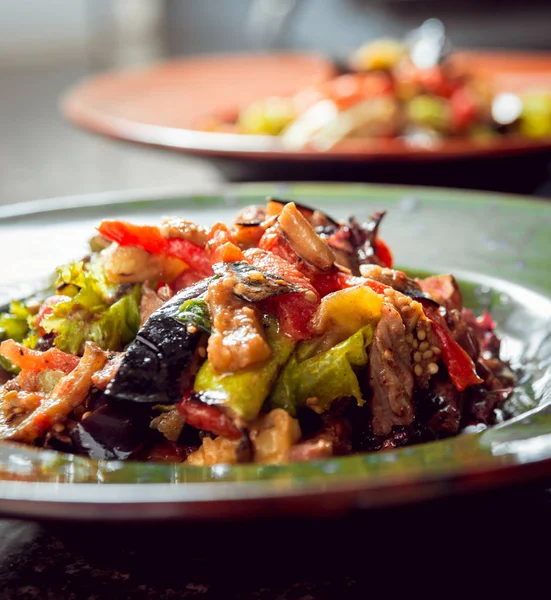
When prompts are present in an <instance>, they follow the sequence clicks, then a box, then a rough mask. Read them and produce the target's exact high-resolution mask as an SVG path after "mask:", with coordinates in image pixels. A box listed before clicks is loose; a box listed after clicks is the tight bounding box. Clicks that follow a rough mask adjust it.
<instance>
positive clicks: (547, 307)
mask: <svg viewBox="0 0 551 600" xmlns="http://www.w3.org/2000/svg"><path fill="white" fill-rule="evenodd" d="M266 195H279V196H282V195H288V196H291V197H293V198H296V199H297V200H298V201H299V202H302V203H306V204H308V203H310V204H315V205H316V206H320V207H321V208H322V209H323V210H327V211H328V212H331V213H333V214H334V215H336V216H337V217H342V216H345V215H347V214H353V213H354V214H357V215H358V216H359V217H360V218H365V217H367V215H368V214H369V213H370V212H372V211H373V210H377V209H389V222H388V227H387V229H386V236H385V237H386V238H387V239H388V242H389V243H390V244H391V245H392V246H393V248H394V249H395V253H396V259H397V262H398V264H402V265H406V266H409V267H411V268H413V269H421V268H423V269H425V270H427V269H430V270H431V271H452V272H455V273H457V275H458V277H459V279H460V280H461V282H462V286H463V291H464V292H465V298H466V304H467V305H469V306H472V307H473V308H475V309H481V308H489V309H490V311H491V313H492V315H493V316H494V318H495V319H496V321H497V322H498V324H499V334H500V336H502V338H503V339H504V343H503V352H504V354H505V357H506V358H509V359H510V360H511V361H512V364H513V366H514V367H516V368H522V370H523V372H524V373H525V377H524V378H523V380H522V382H521V385H520V386H519V389H518V390H517V393H516V394H515V396H514V399H513V400H512V401H511V402H510V403H509V405H508V406H507V407H506V410H507V411H508V412H509V413H510V414H511V415H518V416H516V417H514V418H513V419H511V420H509V421H507V422H505V423H504V424H502V425H499V426H497V427H494V428H492V429H489V430H486V431H483V432H478V433H470V434H465V435H461V436H459V437H457V438H453V439H449V440H443V441H439V442H433V443H430V444H425V445H419V446H412V447H408V448H403V449H400V450H395V451H390V452H380V453H373V454H367V455H357V456H349V457H345V458H341V459H332V460H329V461H321V462H317V463H309V464H308V463H304V464H293V465H287V466H255V465H243V466H226V465H217V466H214V467H211V468H189V467H183V466H182V465H180V464H154V463H147V464H143V463H122V462H108V463H105V462H104V463H98V462H94V461H91V460H88V459H85V458H82V457H75V456H69V455H63V454H58V453H55V452H49V451H48V452H46V451H34V450H32V449H29V448H24V447H21V446H14V445H9V444H1V445H0V511H1V512H3V513H4V514H11V515H24V516H32V517H61V518H72V519H130V520H132V519H134V520H140V519H143V518H145V517H148V518H151V519H157V518H173V519H176V518H180V519H184V518H207V519H208V518H215V517H223V516H225V517H236V516H245V515H248V516H251V515H258V514H274V513H281V514H306V513H307V514H312V513H318V512H319V513H322V514H325V513H331V512H335V511H339V510H344V509H349V508H353V507H372V506H380V505H388V506H390V505H394V504H401V503H406V502H412V501H419V500H422V499H425V498H430V497H438V496H442V495H449V494H454V493H459V492H465V491H472V490H477V489H484V488H490V487H496V486H504V485H508V484H513V483H515V482H519V481H527V480H529V479H533V478H536V477H541V476H544V475H548V474H551V409H550V408H549V404H550V403H551V323H550V315H551V300H549V299H548V298H547V297H546V296H549V295H551V288H550V287H549V286H550V283H549V280H548V276H547V273H548V269H549V262H548V261H549V259H548V257H549V256H550V252H549V250H550V248H549V243H550V242H549V239H548V235H547V233H546V232H548V231H549V225H550V222H551V207H550V206H548V205H546V204H543V203H539V202H536V201H531V200H529V199H522V200H521V199H519V198H515V197H500V196H497V195H491V194H475V193H467V192H454V191H449V190H436V189H433V190H425V189H423V188H391V187H377V186H359V185H352V186H344V185H334V186H331V185H328V186H321V185H315V184H302V185H301V184H297V185H293V186H282V185H278V186H272V185H248V186H241V187H227V188H225V189H224V190H223V191H218V192H209V193H204V194H194V193H189V192H185V191H184V192H181V193H174V192H172V193H168V194H160V195H159V197H158V198H156V197H155V196H154V195H152V194H144V193H136V194H132V195H128V194H126V195H125V196H122V197H117V195H116V194H114V195H112V196H108V197H106V196H103V197H98V198H93V197H92V198H90V197H89V198H84V199H82V200H80V199H75V202H68V203H65V205H63V203H59V204H58V205H57V206H56V204H55V203H51V204H50V206H49V207H45V208H46V210H44V211H43V212H33V211H32V209H33V206H24V205H22V206H21V207H11V208H10V207H7V208H6V209H3V213H4V215H3V214H2V212H0V250H4V251H5V250H6V249H8V248H10V247H12V244H13V243H14V242H15V240H17V239H20V236H21V234H22V233H23V232H24V233H25V234H26V236H27V239H31V236H32V238H33V239H35V243H34V244H33V246H32V248H31V247H30V248H29V249H28V252H26V255H25V262H22V261H23V259H19V258H17V257H16V258H14V260H13V263H14V264H13V265H12V266H13V268H14V271H13V272H14V273H16V274H17V275H18V279H19V281H20V282H21V281H23V279H22V278H23V277H25V281H26V282H31V281H32V280H33V278H34V277H35V276H36V275H38V274H39V273H40V274H42V273H44V269H48V268H51V267H53V266H55V264H56V263H57V262H59V260H60V259H61V260H63V258H64V257H62V256H61V254H62V253H66V255H67V256H69V257H70V256H75V255H78V253H79V252H80V251H81V250H82V248H83V246H84V243H85V240H86V239H87V237H88V235H89V232H90V228H91V227H92V226H93V224H95V223H97V221H98V220H99V219H101V218H106V217H109V218H112V217H126V218H132V220H134V221H136V222H151V221H152V220H155V218H160V217H161V216H163V215H167V214H182V215H184V214H185V215H186V216H188V217H189V218H192V219H194V220H197V221H200V222H203V223H208V222H212V221H213V220H218V219H225V218H227V216H228V215H230V214H233V213H235V210H236V206H240V205H245V204H248V203H251V202H254V201H255V200H256V201H259V200H261V199H262V198H264V197H265V196H266ZM79 205H81V206H80V207H79ZM34 208H37V207H36V206H35V207H34ZM18 213H19V214H18ZM505 224H508V225H509V227H508V228H506V227H504V225H505ZM511 224H514V227H512V226H511ZM65 234H67V235H66V236H65ZM52 236H54V237H55V238H56V239H65V240H66V245H65V247H64V248H63V249H52V251H50V253H48V252H46V251H44V249H47V248H49V247H50V246H51V245H52V244H51V239H52ZM58 236H59V237H58ZM64 236H65V237H64ZM20 260H21V262H19V261H20ZM519 284H520V285H519ZM531 288H532V289H531ZM533 290H539V291H540V292H541V293H538V292H537V291H533ZM6 293H7V294H11V291H10V290H7V291H6ZM0 303H1V301H0Z"/></svg>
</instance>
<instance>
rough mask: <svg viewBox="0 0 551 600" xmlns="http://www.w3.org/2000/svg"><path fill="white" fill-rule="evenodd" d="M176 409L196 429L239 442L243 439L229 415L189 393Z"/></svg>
mask: <svg viewBox="0 0 551 600" xmlns="http://www.w3.org/2000/svg"><path fill="white" fill-rule="evenodd" d="M176 408H177V410H178V412H179V413H180V415H181V416H182V418H183V419H184V421H185V422H186V423H188V424H189V425H191V426H192V427H195V428H196V429H200V430H203V431H210V432H211V433H214V434H216V435H221V436H223V437H226V438H228V439H230V440H238V439H239V438H240V437H241V432H240V431H239V429H237V427H236V425H235V423H234V422H233V421H232V419H231V418H230V417H229V416H228V415H226V414H224V413H223V412H222V411H221V410H220V409H219V408H218V407H217V406H214V405H210V404H205V403H204V402H201V400H198V399H197V398H194V397H192V396H191V395H190V394H189V392H188V393H187V394H186V395H185V396H184V397H183V398H182V400H181V401H180V402H179V403H178V404H177V405H176Z"/></svg>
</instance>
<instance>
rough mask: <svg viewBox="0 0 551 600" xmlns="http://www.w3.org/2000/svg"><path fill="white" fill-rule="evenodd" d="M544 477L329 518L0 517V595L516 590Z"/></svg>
mask: <svg viewBox="0 0 551 600" xmlns="http://www.w3.org/2000/svg"><path fill="white" fill-rule="evenodd" d="M548 486H549V482H539V483H537V484H535V485H530V486H524V487H523V488H513V489H510V490H506V491H503V490H502V491H500V492H493V493H487V494H483V495H477V496H467V497H460V498H452V499H447V500H440V501H438V502H430V503H423V504H421V505H419V506H412V507H407V508H401V509H388V510H378V511H373V512H358V513H352V514H349V515H343V516H342V517H339V518H334V519H331V520H317V519H316V520H314V519H312V520H309V519H304V518H302V519H301V520H293V519H286V520H284V521H281V520H280V521H274V520H272V521H258V520H255V521H253V522H248V523H247V522H238V523H213V524H208V523H200V524H199V523H197V524H180V525H178V524H174V523H173V524H156V525H146V524H141V525H136V526H133V527H128V526H126V527H116V526H113V525H110V526H101V525H97V524H94V525H91V526H78V525H75V524H68V525H63V524H59V523H58V524H52V523H49V524H42V525H39V524H36V523H28V522H18V521H11V520H10V521H3V522H1V523H0V598H2V599H12V598H17V599H19V598H21V599H25V600H30V599H42V598H47V599H58V598H59V599H66V598H67V599H80V598H82V599H86V600H92V599H93V600H103V599H108V598H109V599H111V598H117V599H118V598H132V599H134V598H140V599H142V598H143V599H169V598H203V599H205V600H234V599H235V600H237V599H244V598H255V599H259V600H264V599H266V600H268V599H269V600H313V599H316V600H317V599H328V600H329V599H335V600H341V599H342V600H348V599H349V598H371V597H374V596H375V595H377V596H378V595H380V594H381V593H384V594H385V596H389V597H396V596H397V595H398V594H400V595H401V594H406V593H407V595H408V596H411V597H414V598H416V597H419V593H423V595H426V594H428V593H434V592H437V593H438V595H439V596H441V597H448V596H450V597H453V596H452V593H457V592H459V591H464V592H468V593H469V596H472V597H477V596H476V593H475V592H480V590H482V589H483V588H484V587H485V586H486V587H487V588H488V589H489V590H490V591H491V592H492V593H493V595H492V597H497V596H496V595H495V594H501V593H502V592H507V591H510V589H512V588H511V586H512V585H513V583H514V582H520V583H521V584H522V586H523V590H524V592H527V591H528V589H529V587H530V586H535V588H536V589H538V588H540V591H545V589H546V590H547V591H548V589H549V584H548V582H547V571H548V567H545V564H546V562H547V557H548V552H547V550H546V548H548V544H549V539H550V537H549V536H550V534H551V501H550V494H549V492H548V491H546V488H547V487H548ZM542 568H543V569H544V570H542ZM540 574H541V575H540ZM541 586H545V589H541ZM473 594H474V595H473ZM504 597H507V596H504Z"/></svg>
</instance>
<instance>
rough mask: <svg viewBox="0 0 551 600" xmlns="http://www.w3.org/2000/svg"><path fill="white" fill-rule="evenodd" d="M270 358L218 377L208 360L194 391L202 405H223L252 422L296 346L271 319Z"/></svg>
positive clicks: (199, 373)
mask: <svg viewBox="0 0 551 600" xmlns="http://www.w3.org/2000/svg"><path fill="white" fill-rule="evenodd" d="M266 337H267V340H268V344H269V346H270V348H271V350H272V354H271V357H270V358H269V359H268V360H267V361H266V362H264V363H262V364H260V365H258V366H254V367H250V368H248V369H243V370H241V371H238V372H236V373H230V374H226V375H224V374H222V375H219V374H217V373H216V372H215V371H214V369H213V367H212V364H211V363H210V361H209V360H207V361H206V362H205V363H203V366H202V367H201V368H200V369H199V372H198V373H197V377H196V378H195V385H194V389H195V391H196V392H198V393H200V395H201V399H202V400H203V402H209V401H210V402H211V403H212V404H217V405H222V406H226V407H228V408H231V409H232V410H233V412H234V413H235V414H237V415H239V416H240V417H242V418H244V419H245V420H247V421H250V420H252V419H254V418H255V417H256V416H257V415H258V413H259V411H260V409H261V408H262V405H263V403H264V400H265V399H266V398H267V396H268V394H269V392H270V389H271V387H272V385H273V383H274V381H275V379H276V377H277V374H278V372H279V369H280V368H281V367H282V365H284V364H285V362H286V361H287V359H288V358H289V356H290V354H291V352H292V351H293V348H294V346H295V344H294V342H293V340H292V339H291V338H290V337H289V336H287V335H285V334H284V333H283V332H281V331H280V330H279V327H278V325H277V323H276V322H275V320H272V321H271V322H270V324H269V327H268V330H267V335H266Z"/></svg>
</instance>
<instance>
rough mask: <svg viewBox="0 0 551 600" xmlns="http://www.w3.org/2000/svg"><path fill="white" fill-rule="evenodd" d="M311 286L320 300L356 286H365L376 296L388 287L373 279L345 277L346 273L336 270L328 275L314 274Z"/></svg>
mask: <svg viewBox="0 0 551 600" xmlns="http://www.w3.org/2000/svg"><path fill="white" fill-rule="evenodd" d="M312 284H313V285H314V287H315V288H316V290H317V291H318V293H319V294H320V296H321V297H322V298H323V297H324V296H327V294H331V293H332V292H337V291H339V290H344V289H346V288H349V287H354V286H356V285H366V286H367V287H369V288H371V289H372V290H373V291H374V292H376V293H377V294H384V293H385V289H386V288H387V287H388V286H387V285H384V283H379V282H378V281H375V280H374V279H369V278H365V277H354V276H353V275H347V274H346V273H342V272H340V271H337V270H334V271H332V272H330V273H316V274H315V275H314V277H313V278H312Z"/></svg>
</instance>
